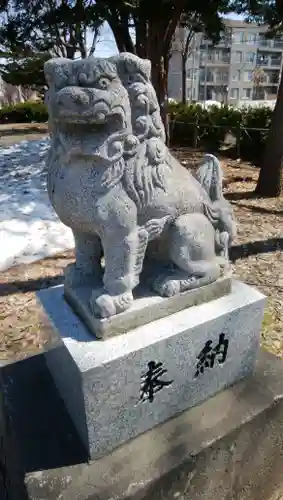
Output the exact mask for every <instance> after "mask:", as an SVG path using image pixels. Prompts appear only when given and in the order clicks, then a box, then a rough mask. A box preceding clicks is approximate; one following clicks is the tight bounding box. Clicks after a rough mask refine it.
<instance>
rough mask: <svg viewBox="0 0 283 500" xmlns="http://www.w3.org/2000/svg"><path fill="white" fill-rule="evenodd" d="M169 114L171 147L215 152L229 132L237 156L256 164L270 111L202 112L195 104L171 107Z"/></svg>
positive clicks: (214, 109) (213, 109)
mask: <svg viewBox="0 0 283 500" xmlns="http://www.w3.org/2000/svg"><path fill="white" fill-rule="evenodd" d="M169 114H170V129H171V131H170V141H171V146H192V147H196V146H198V147H204V148H209V149H210V150H214V151H216V150H218V149H219V147H220V146H221V145H222V144H223V142H224V140H225V137H226V134H227V132H230V133H231V134H233V135H234V136H235V139H236V141H237V147H236V149H237V153H238V154H240V155H241V156H242V157H243V158H247V159H253V160H254V161H258V160H260V158H261V156H262V153H263V150H264V146H265V141H266V137H267V133H268V132H267V131H268V129H269V127H270V122H271V115H272V110H271V109H270V108H267V107H260V108H252V107H246V108H242V109H236V108H233V107H232V106H220V107H218V106H211V107H209V108H207V109H204V108H203V107H202V106H200V105H198V104H191V105H184V104H181V103H178V104H172V103H171V104H170V105H169ZM251 129H267V131H264V130H251Z"/></svg>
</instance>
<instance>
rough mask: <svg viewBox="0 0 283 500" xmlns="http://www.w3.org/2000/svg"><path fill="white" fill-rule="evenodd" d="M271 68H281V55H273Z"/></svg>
mask: <svg viewBox="0 0 283 500" xmlns="http://www.w3.org/2000/svg"><path fill="white" fill-rule="evenodd" d="M271 66H281V54H272V55H271Z"/></svg>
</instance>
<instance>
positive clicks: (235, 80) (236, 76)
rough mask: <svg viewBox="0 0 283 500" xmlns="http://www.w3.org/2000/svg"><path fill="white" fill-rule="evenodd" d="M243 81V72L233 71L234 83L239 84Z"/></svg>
mask: <svg viewBox="0 0 283 500" xmlns="http://www.w3.org/2000/svg"><path fill="white" fill-rule="evenodd" d="M240 79H241V71H240V70H237V71H233V73H232V82H238V81H239V80H240Z"/></svg>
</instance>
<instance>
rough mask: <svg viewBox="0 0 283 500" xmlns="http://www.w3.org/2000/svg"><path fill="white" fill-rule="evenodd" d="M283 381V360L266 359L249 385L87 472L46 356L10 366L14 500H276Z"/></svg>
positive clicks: (281, 486) (7, 471)
mask: <svg viewBox="0 0 283 500" xmlns="http://www.w3.org/2000/svg"><path fill="white" fill-rule="evenodd" d="M282 380H283V363H282V361H281V360H278V359H277V358H275V357H274V356H273V355H270V354H268V353H266V352H261V353H260V356H259V359H258V362H257V364H256V370H255V373H254V375H252V376H251V377H249V378H247V379H245V380H243V381H241V382H239V383H237V384H236V385H234V386H233V387H230V388H228V389H226V390H225V391H222V392H220V393H218V394H217V395H216V396H214V397H213V398H211V399H209V400H207V401H205V402H204V403H202V404H201V405H199V406H198V407H195V408H193V409H190V410H188V411H185V412H183V413H181V414H180V415H179V416H178V417H177V418H174V419H171V420H169V421H168V422H166V423H164V424H162V425H159V426H158V427H155V428H154V429H152V430H151V431H149V432H147V433H145V434H143V435H141V436H139V437H138V438H136V439H134V440H131V441H129V442H127V443H126V444H125V445H123V446H121V447H119V448H118V449H116V450H115V451H114V452H112V453H111V454H109V455H107V456H105V457H103V458H101V459H99V460H95V461H92V462H88V463H87V462H86V456H85V454H84V451H83V448H82V446H81V443H80V440H79V439H78V436H77V434H76V432H75V429H74V427H73V425H72V422H71V420H70V419H69V417H68V414H67V413H66V410H65V408H64V404H63V402H62V400H61V398H60V397H59V396H58V392H57V391H56V388H55V386H54V384H53V382H52V379H51V377H50V374H49V371H48V369H47V368H46V365H45V358H44V356H42V355H40V356H35V357H33V358H29V359H26V360H24V361H21V362H18V363H15V364H11V365H8V366H6V367H5V368H3V369H2V386H1V392H2V394H4V395H5V397H4V414H3V413H1V415H0V421H2V420H5V422H6V432H5V433H4V434H3V435H1V438H2V440H3V443H4V446H5V449H6V451H7V453H6V455H5V467H3V468H2V463H3V456H1V471H4V481H5V484H7V485H9V500H110V499H114V498H115V500H148V499H150V500H172V498H177V499H179V498H181V499H183V500H198V499H200V498H201V499H202V500H214V499H216V498H217V499H221V500H230V499H232V498H233V499H236V498H237V499H243V500H275V499H276V500H278V499H280V498H281V497H282V496H283V475H282V470H283V442H282V423H283V399H282V396H283V392H282ZM4 498H5V497H4Z"/></svg>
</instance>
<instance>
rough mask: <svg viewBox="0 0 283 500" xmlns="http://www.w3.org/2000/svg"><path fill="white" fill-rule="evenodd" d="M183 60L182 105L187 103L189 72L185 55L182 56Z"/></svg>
mask: <svg viewBox="0 0 283 500" xmlns="http://www.w3.org/2000/svg"><path fill="white" fill-rule="evenodd" d="M181 58H182V103H183V104H186V102H187V72H186V62H187V58H186V55H185V54H181Z"/></svg>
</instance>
